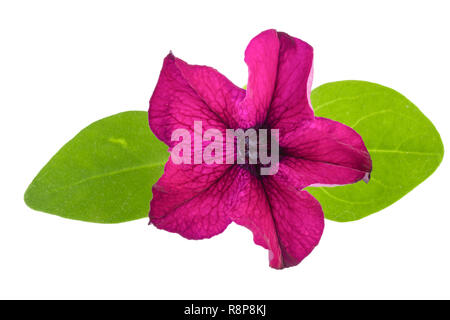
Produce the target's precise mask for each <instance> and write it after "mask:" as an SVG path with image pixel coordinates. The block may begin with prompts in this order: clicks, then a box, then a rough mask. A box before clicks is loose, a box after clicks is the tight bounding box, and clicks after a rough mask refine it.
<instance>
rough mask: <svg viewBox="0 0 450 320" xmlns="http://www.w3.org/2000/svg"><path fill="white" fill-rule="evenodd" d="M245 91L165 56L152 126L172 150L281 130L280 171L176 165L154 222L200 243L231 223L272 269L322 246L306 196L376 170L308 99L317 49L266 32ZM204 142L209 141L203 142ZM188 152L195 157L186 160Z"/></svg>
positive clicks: (156, 195)
mask: <svg viewBox="0 0 450 320" xmlns="http://www.w3.org/2000/svg"><path fill="white" fill-rule="evenodd" d="M245 62H246V63H247V65H248V69H249V78H248V87H247V90H244V89H241V88H239V87H237V86H235V85H234V84H233V83H231V82H230V81H229V80H228V79H227V78H226V77H224V76H223V75H222V74H220V73H219V72H218V71H216V70H215V69H212V68H210V67H206V66H196V65H189V64H187V63H185V62H184V61H182V60H180V59H178V58H176V57H175V56H174V55H173V54H172V53H170V54H169V55H168V56H167V57H166V58H165V60H164V64H163V67H162V70H161V74H160V77H159V80H158V84H157V85H156V88H155V91H154V93H153V95H152V97H151V100H150V107H149V122H150V127H151V129H152V131H153V132H154V133H155V135H156V136H157V137H158V138H159V139H160V140H162V141H163V142H164V143H166V144H167V145H168V146H169V150H172V148H173V147H174V146H175V145H176V144H177V143H178V142H177V141H172V133H173V132H174V131H175V130H176V129H180V128H181V129H186V130H188V131H189V132H194V122H195V121H197V122H198V121H201V122H202V125H203V130H207V129H216V130H219V131H221V132H225V130H226V129H239V128H240V129H243V130H247V129H249V128H255V129H258V128H265V129H278V130H279V136H278V139H279V140H278V143H279V164H278V167H277V169H278V171H277V172H276V174H274V175H261V174H260V173H259V171H258V170H256V169H257V168H258V167H259V166H261V164H260V163H257V164H216V163H213V164H206V163H201V164H186V163H182V164H175V163H173V161H171V160H170V159H169V161H168V162H167V164H166V166H165V171H164V174H163V176H162V177H161V178H160V180H159V181H158V182H157V183H156V184H155V185H154V186H153V199H152V201H151V206H150V207H151V210H150V214H149V216H150V222H151V223H152V224H153V225H155V226H156V227H157V228H160V229H164V230H167V231H170V232H176V233H178V234H180V235H181V236H183V237H185V238H188V239H204V238H210V237H212V236H215V235H217V234H219V233H221V232H223V231H224V230H225V229H226V227H227V226H228V225H229V224H230V223H231V222H233V221H234V222H235V223H237V224H239V225H242V226H245V227H247V228H248V229H250V230H251V231H252V232H253V236H254V241H255V243H256V244H258V245H260V246H262V247H264V248H266V249H268V250H269V261H270V266H271V267H273V268H277V269H281V268H285V267H290V266H294V265H297V264H298V263H299V262H300V261H302V260H303V258H305V257H306V256H307V255H308V254H309V253H310V252H311V251H312V250H313V249H314V247H315V246H316V245H317V244H318V242H319V240H320V238H321V235H322V231H323V227H324V216H323V212H322V208H321V206H320V204H319V203H318V201H317V200H316V199H314V198H313V197H312V196H311V195H310V194H309V193H308V192H307V191H304V190H303V189H304V188H305V187H307V186H318V185H320V186H335V185H344V184H349V183H355V182H357V181H359V180H362V179H363V180H365V181H366V182H367V181H368V179H369V177H370V172H371V170H372V162H371V159H370V156H369V153H368V151H367V149H366V147H365V145H364V142H363V141H362V139H361V137H360V136H359V135H358V134H357V133H356V132H355V131H354V130H353V129H351V128H350V127H347V126H345V125H343V124H341V123H338V122H336V121H333V120H329V119H324V118H318V117H315V116H314V113H313V109H312V108H311V102H310V93H311V82H312V74H313V71H312V70H313V68H312V66H313V48H312V47H311V46H310V45H309V44H307V43H306V42H304V41H302V40H299V39H296V38H293V37H291V36H289V35H288V34H286V33H282V32H277V31H275V30H267V31H264V32H262V33H261V34H259V35H258V36H256V37H255V38H254V39H252V40H251V42H250V44H249V45H248V47H247V49H246V51H245ZM203 143H205V142H203ZM192 152H194V151H192Z"/></svg>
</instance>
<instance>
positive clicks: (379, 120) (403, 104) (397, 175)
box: [308, 81, 444, 221]
mask: <svg viewBox="0 0 450 320" xmlns="http://www.w3.org/2000/svg"><path fill="white" fill-rule="evenodd" d="M311 102H312V105H313V108H314V111H315V114H316V115H317V116H319V117H324V118H330V119H333V120H336V121H339V122H342V123H344V124H346V125H348V126H350V127H352V128H354V129H355V130H356V131H357V132H358V133H359V134H360V135H361V136H362V138H363V140H364V142H365V144H366V146H367V149H368V150H369V153H370V155H371V157H372V161H373V171H372V175H371V180H370V182H369V183H368V184H365V183H364V182H362V181H360V182H358V183H356V184H353V185H347V186H339V187H335V188H323V187H320V188H311V187H310V188H308V190H309V191H310V192H311V193H312V194H313V195H314V196H315V197H316V198H317V199H318V200H319V201H320V203H321V204H322V207H323V210H324V213H325V217H326V218H328V219H330V220H335V221H353V220H358V219H361V218H363V217H366V216H368V215H370V214H372V213H375V212H377V211H380V210H381V209H383V208H386V207H387V206H389V205H391V204H393V203H394V202H396V201H397V200H399V199H400V198H402V197H403V196H404V195H405V194H407V193H408V192H409V191H411V190H412V189H413V188H415V187H416V186H417V185H418V184H420V183H421V182H422V181H424V180H425V179H426V178H427V177H429V176H430V175H431V174H432V173H433V172H434V171H435V170H436V168H437V167H438V166H439V164H440V163H441V161H442V158H443V155H444V147H443V144H442V141H441V138H440V136H439V133H438V132H437V130H436V128H435V127H434V125H433V124H432V123H431V121H430V120H428V118H427V117H425V115H424V114H423V113H422V112H421V111H420V110H419V109H418V108H417V107H416V106H415V105H414V104H413V103H412V102H411V101H409V100H408V99H406V98H405V97H404V96H403V95H401V94H400V93H398V92H396V91H394V90H392V89H390V88H387V87H384V86H381V85H378V84H375V83H370V82H365V81H338V82H332V83H327V84H324V85H322V86H320V87H318V88H316V89H314V90H313V92H312V93H311Z"/></svg>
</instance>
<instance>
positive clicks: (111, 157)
mask: <svg viewBox="0 0 450 320" xmlns="http://www.w3.org/2000/svg"><path fill="white" fill-rule="evenodd" d="M168 156H169V154H168V152H167V147H166V145H164V144H163V143H162V142H160V141H159V140H158V139H157V138H156V137H155V136H154V135H153V134H152V132H151V131H150V128H149V126H148V120H147V112H143V111H129V112H123V113H119V114H116V115H113V116H110V117H107V118H104V119H101V120H99V121H96V122H94V123H92V124H91V125H89V126H88V127H86V128H85V129H83V130H82V131H81V132H80V133H78V134H77V135H76V136H75V137H74V138H73V139H72V140H70V141H69V142H68V143H67V144H66V145H65V146H63V147H62V148H61V150H59V151H58V152H57V153H56V154H55V156H54V157H53V158H52V159H51V160H50V161H49V162H48V163H47V164H46V165H45V167H44V168H43V169H42V170H41V171H40V172H39V174H38V175H37V176H36V178H35V179H34V180H33V182H32V183H31V185H30V186H29V187H28V189H27V191H26V192H25V202H26V204H27V205H28V206H29V207H30V208H32V209H35V210H39V211H44V212H48V213H52V214H56V215H59V216H61V217H65V218H70V219H77V220H83V221H90V222H100V223H117V222H124V221H129V220H134V219H138V218H143V217H146V216H147V215H148V211H149V204H150V199H151V197H152V192H151V188H152V185H153V184H154V183H155V182H156V181H157V180H158V179H159V177H160V176H161V174H162V172H163V168H164V164H165V162H166V161H167V159H168Z"/></svg>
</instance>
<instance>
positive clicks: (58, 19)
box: [0, 0, 450, 299]
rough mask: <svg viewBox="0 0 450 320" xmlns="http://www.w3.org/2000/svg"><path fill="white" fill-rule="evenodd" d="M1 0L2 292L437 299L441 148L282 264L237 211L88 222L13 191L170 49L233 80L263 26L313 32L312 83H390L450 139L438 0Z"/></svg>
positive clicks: (240, 77) (449, 26)
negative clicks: (368, 208)
mask: <svg viewBox="0 0 450 320" xmlns="http://www.w3.org/2000/svg"><path fill="white" fill-rule="evenodd" d="M0 3H1V4H0V112H1V116H0V119H1V120H0V121H1V127H0V130H1V132H0V144H1V157H0V162H1V166H0V170H1V179H0V184H1V185H0V187H1V190H0V206H1V211H0V298H185V299H190V298H211V299H214V298H249V299H251V298H255V299H257V298H266V299H279V298H280V299H282V298H285V299H291V298H297V299H298V298H357V299H358V298H450V289H449V288H450V272H449V269H450V256H449V245H450V210H449V208H448V207H449V206H448V199H449V190H448V179H449V178H450V177H449V170H450V168H449V162H448V161H447V160H448V159H447V158H444V161H443V163H442V165H441V166H440V168H439V169H438V170H437V171H436V172H435V173H434V174H433V175H432V176H431V177H430V178H429V179H428V180H426V181H425V182H424V183H423V184H421V185H420V186H419V187H417V188H416V189H414V190H413V191H412V192H411V193H409V194H408V195H407V196H405V197H404V198H403V199H401V200H400V201H399V202H397V203H396V204H395V205H392V206H391V207H389V208H387V209H385V210H383V211H382V212H381V213H378V214H374V215H372V216H370V217H368V218H365V219H363V220H360V221H357V222H352V223H345V224H343V223H336V222H330V221H327V222H326V226H325V232H324V235H323V238H322V240H321V242H320V244H319V246H318V247H317V248H316V249H315V250H314V251H313V253H312V254H311V255H310V256H309V257H308V258H306V259H305V260H304V261H303V262H302V263H301V264H300V265H299V266H297V267H294V268H290V269H286V270H283V271H277V270H273V269H270V268H269V267H268V258H267V252H266V251H265V250H264V249H262V248H261V247H258V246H256V245H254V244H253V241H252V236H251V233H250V231H248V230H246V229H244V228H241V227H238V226H237V225H231V226H230V227H229V228H228V229H227V230H226V231H225V232H224V233H223V234H221V235H219V236H217V237H215V238H213V239H211V240H203V241H188V240H185V239H183V238H181V237H180V236H178V235H176V234H169V233H167V232H164V231H160V230H157V229H155V228H153V227H151V226H147V220H146V219H142V220H138V221H134V222H130V223H125V224H117V225H100V224H91V223H84V222H79V221H72V220H66V219H63V218H60V217H57V216H53V215H49V214H45V213H40V212H35V211H33V210H31V209H28V208H27V207H26V206H25V204H24V202H23V193H24V191H25V189H26V187H27V186H28V184H29V183H30V182H31V180H32V179H33V177H34V176H35V175H36V174H37V172H38V171H39V170H40V169H41V167H42V166H43V165H44V164H45V163H46V162H47V161H48V160H49V159H50V157H51V156H52V155H53V154H54V153H55V152H56V151H57V150H58V149H59V148H60V147H61V146H62V145H63V144H64V143H65V142H67V141H68V140H69V139H70V138H71V137H73V136H74V135H75V134H76V133H77V132H78V131H79V130H81V129H82V128H83V127H85V126H86V125H88V124H89V123H91V122H92V121H95V120H98V119H100V118H102V117H105V116H108V115H111V114H115V113H118V112H121V111H125V110H133V109H134V110H146V108H147V104H148V100H149V97H150V96H151V94H152V92H153V88H154V86H155V84H156V81H157V77H158V75H159V71H160V68H161V64H162V59H163V57H164V56H165V55H166V54H167V53H168V52H169V50H173V51H174V53H175V54H176V55H177V56H179V57H181V58H182V59H184V60H186V61H188V62H190V63H195V64H205V65H210V66H214V67H215V68H217V69H219V70H220V71H221V72H222V73H224V74H225V75H227V76H228V77H229V78H230V79H231V80H232V81H233V82H235V83H236V84H238V85H244V84H245V83H246V77H247V68H246V65H245V63H244V60H243V54H244V50H245V47H246V45H247V43H248V41H249V40H250V39H251V38H252V37H253V36H255V35H256V34H258V33H259V32H261V31H262V30H265V29H268V28H276V29H278V30H281V31H286V32H288V33H289V34H291V35H293V36H296V37H299V38H302V39H304V40H306V41H308V42H309V43H310V44H311V45H313V46H314V48H315V79H314V85H313V86H314V87H316V86H318V85H320V84H322V83H325V82H329V81H334V80H344V79H360V80H368V81H373V82H377V83H380V84H384V85H387V86H389V87H392V88H394V89H396V90H398V91H400V92H401V93H403V94H404V95H406V96H407V97H408V98H409V99H410V100H412V101H413V102H414V103H415V104H416V105H417V106H419V107H420V108H421V110H422V111H423V112H424V113H425V114H426V115H427V116H428V117H429V118H430V119H431V120H432V121H433V123H434V124H435V125H436V127H437V128H438V130H439V131H440V133H441V136H442V139H443V141H444V143H445V144H446V150H450V145H449V144H448V142H450V122H449V120H450V119H449V115H450V111H449V109H450V105H449V98H448V96H449V90H450V83H449V80H448V76H449V74H450V64H449V57H450V44H449V40H448V39H449V38H448V33H449V30H450V22H449V21H450V20H449V17H448V14H449V12H450V8H449V5H448V1H420V2H419V1H376V2H374V1H326V2H325V1H303V2H302V1H292V2H289V1H280V0H276V1H275V0H272V1H269V2H267V1H254V2H251V1H220V2H219V1H202V2H200V1H174V0H172V1H159V2H156V1H142V2H139V1H120V2H119V1H4V0H1V2H0ZM446 142H447V143H446Z"/></svg>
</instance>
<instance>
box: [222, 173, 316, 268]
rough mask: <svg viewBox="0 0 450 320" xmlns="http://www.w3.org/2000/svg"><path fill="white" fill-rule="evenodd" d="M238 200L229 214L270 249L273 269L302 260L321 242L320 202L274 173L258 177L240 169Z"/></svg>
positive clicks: (257, 242) (289, 265) (256, 241)
mask: <svg viewBox="0 0 450 320" xmlns="http://www.w3.org/2000/svg"><path fill="white" fill-rule="evenodd" d="M236 179H242V181H246V184H245V187H244V184H242V187H241V189H240V190H241V192H240V195H239V202H238V203H237V205H236V206H235V207H234V210H232V211H231V213H230V216H231V218H232V219H233V221H235V222H236V223H238V224H240V225H242V226H245V227H247V228H248V229H250V230H251V231H252V232H253V239H254V241H255V243H256V244H258V245H260V246H262V247H264V248H266V249H268V250H269V262H270V266H271V267H272V268H276V269H282V268H286V267H291V266H295V265H297V264H298V263H300V262H301V261H302V260H303V259H304V258H305V257H306V256H307V255H308V254H309V253H310V252H311V251H312V250H313V249H314V247H315V246H316V245H317V244H318V243H319V240H320V237H321V236H322V231H323V227H324V217H323V212H322V208H321V206H320V204H319V203H318V202H317V200H315V199H314V198H313V197H312V196H311V195H310V194H309V193H308V192H306V191H299V190H296V189H295V188H294V187H293V186H290V185H288V184H286V183H285V182H284V181H283V180H282V179H280V178H279V177H277V176H276V175H275V176H266V177H265V178H263V179H258V178H256V177H254V176H251V175H250V173H249V172H248V171H246V170H243V169H241V174H240V175H239V176H237V177H236Z"/></svg>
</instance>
